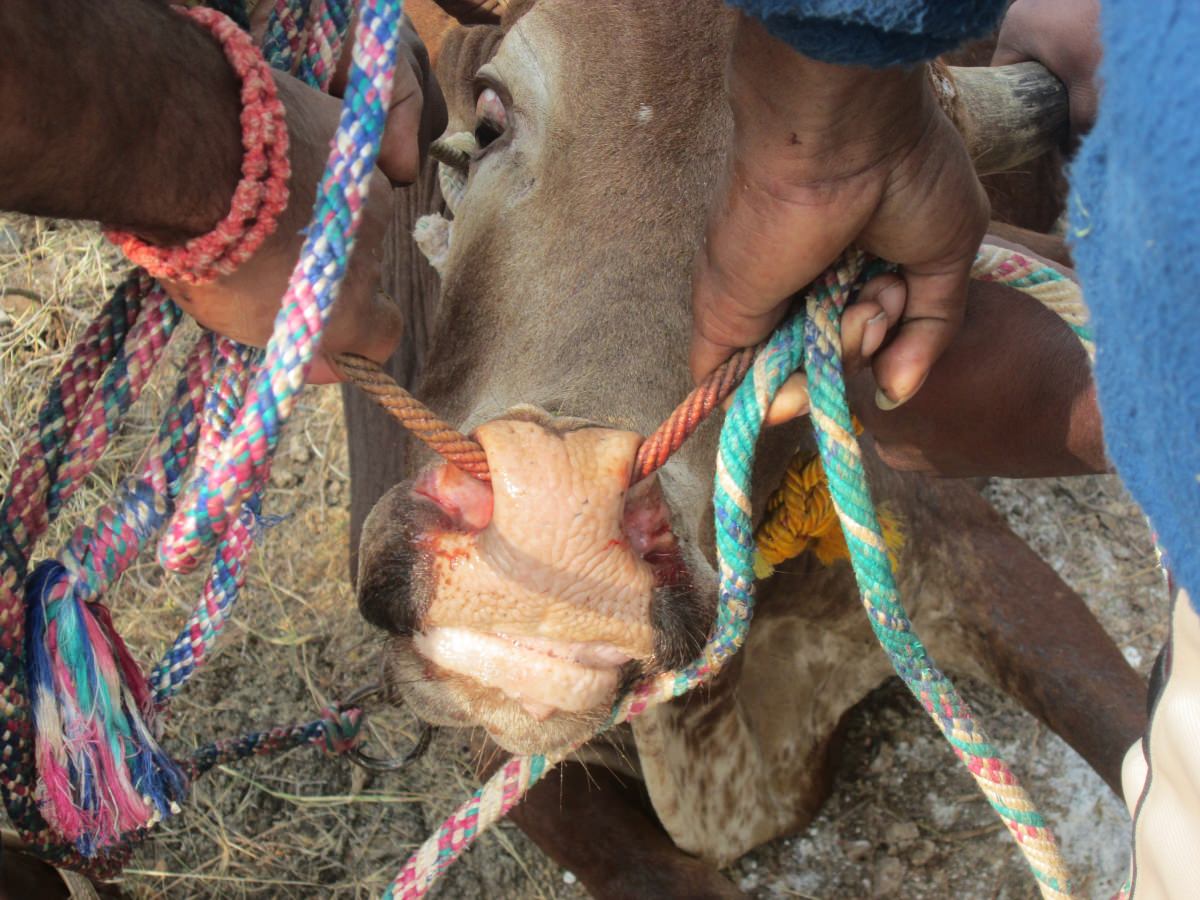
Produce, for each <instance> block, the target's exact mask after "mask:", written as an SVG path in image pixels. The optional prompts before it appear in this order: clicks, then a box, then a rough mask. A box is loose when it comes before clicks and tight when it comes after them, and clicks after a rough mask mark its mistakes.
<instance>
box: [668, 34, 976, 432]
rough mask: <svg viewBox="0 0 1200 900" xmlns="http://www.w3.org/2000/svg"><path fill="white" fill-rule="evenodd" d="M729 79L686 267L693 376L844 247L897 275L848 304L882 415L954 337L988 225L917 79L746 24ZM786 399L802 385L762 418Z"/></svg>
mask: <svg viewBox="0 0 1200 900" xmlns="http://www.w3.org/2000/svg"><path fill="white" fill-rule="evenodd" d="M729 82H730V94H731V104H732V106H733V112H734V121H735V128H736V133H735V138H734V149H733V153H732V159H731V167H730V170H729V173H728V180H727V184H726V186H725V188H724V190H723V194H722V196H721V197H720V198H719V199H718V202H717V203H716V205H715V207H714V209H713V210H712V212H711V213H710V218H709V223H708V230H707V240H706V242H705V245H704V247H703V248H702V249H701V251H700V253H699V254H698V256H697V260H696V267H695V274H694V283H693V310H694V318H693V323H694V324H693V339H692V356H691V365H692V372H693V375H694V376H695V377H696V378H697V379H699V378H701V377H703V376H704V375H705V374H707V373H708V372H709V371H711V370H712V369H713V368H715V367H716V366H717V365H718V364H719V363H720V362H722V361H723V360H724V359H725V358H726V357H727V356H728V355H729V354H730V353H731V352H732V351H733V350H734V349H736V348H738V347H743V346H749V345H751V344H754V343H756V342H758V341H759V340H761V339H762V338H764V337H766V335H768V334H769V333H770V331H771V329H772V328H773V327H774V326H775V325H776V323H778V322H779V321H780V319H782V318H783V316H784V314H785V313H786V311H787V308H788V305H789V303H790V301H791V298H792V295H793V294H795V293H796V292H797V291H799V290H801V289H802V288H804V287H805V286H806V285H807V284H808V283H809V282H811V281H812V280H813V279H814V278H816V276H818V275H819V274H820V273H821V272H822V271H823V270H824V269H825V268H827V267H828V266H829V265H830V264H831V263H832V262H834V261H835V260H836V258H837V257H838V256H839V254H840V253H841V252H842V250H843V249H844V248H845V247H847V246H848V245H850V244H852V243H854V244H857V245H858V246H859V247H861V248H862V249H864V250H867V251H869V252H871V253H874V254H875V255H877V256H880V257H882V258H884V259H887V260H890V261H892V262H895V263H898V264H899V265H900V266H901V270H900V271H901V276H902V277H900V278H892V279H890V280H887V281H884V282H877V283H876V284H874V285H871V286H869V288H868V290H866V291H864V292H863V297H862V298H860V301H859V302H858V303H856V304H855V305H854V306H853V307H851V308H850V309H849V310H847V313H846V316H845V318H844V319H843V334H844V339H843V343H844V350H845V352H846V354H847V355H848V356H850V357H852V358H855V359H859V358H861V359H869V360H870V361H871V364H872V367H873V369H874V372H875V377H876V380H877V382H878V384H879V387H880V389H881V394H880V403H881V405H883V406H885V407H894V406H896V405H899V404H901V403H904V402H906V401H907V400H908V399H909V398H910V397H912V396H913V394H915V393H916V392H917V390H918V389H919V388H920V387H921V385H922V383H923V382H924V380H925V377H926V376H927V374H928V372H929V370H930V367H931V366H932V365H933V363H934V362H935V361H936V360H937V358H938V357H939V356H940V355H941V353H942V351H943V350H944V349H945V348H946V347H947V346H948V345H949V343H950V341H951V340H952V339H953V337H954V334H955V333H956V331H957V330H958V327H959V325H960V323H961V321H962V316H963V307H964V303H965V300H966V290H967V278H968V275H969V273H970V268H971V263H972V261H973V259H974V256H975V253H976V251H977V250H978V247H979V242H980V240H981V238H982V237H983V234H984V231H985V230H986V227H987V221H988V202H987V198H986V196H985V194H984V192H983V189H982V187H981V186H980V184H979V181H978V179H977V178H976V176H975V172H974V169H973V168H972V166H971V161H970V159H969V158H968V156H967V152H966V149H965V147H964V146H963V143H962V140H961V138H960V137H959V135H958V133H957V132H956V131H955V130H954V127H953V126H952V125H951V123H950V122H949V120H948V119H947V118H946V117H945V115H943V113H942V112H941V110H940V108H939V107H938V104H937V101H936V98H935V97H934V96H933V92H932V88H931V87H930V85H929V83H928V81H927V78H926V74H925V72H924V70H923V69H922V68H920V67H918V68H916V69H914V70H911V71H901V70H888V71H882V72H878V71H872V70H867V69H857V68H847V67H838V66H830V65H826V64H823V63H818V62H815V61H813V60H810V59H807V58H805V57H803V56H801V55H799V54H797V53H795V52H793V51H792V50H791V49H790V48H789V47H787V46H786V45H785V44H783V43H781V42H779V41H776V40H775V39H774V38H772V37H770V36H769V35H768V34H767V32H766V31H765V30H764V29H763V28H762V26H761V25H759V24H758V23H757V22H755V21H753V20H750V19H746V18H743V19H742V21H741V24H740V26H739V30H738V36H737V39H736V41H735V47H734V52H733V56H732V60H731V63H730V77H729ZM856 341H857V343H856ZM881 348H882V349H881ZM789 404H790V406H791V408H792V410H791V411H793V412H803V411H804V409H805V408H806V404H805V403H804V402H803V392H802V389H801V388H800V387H799V383H798V382H793V384H792V385H790V386H789V387H788V388H787V389H785V391H784V393H783V397H781V398H780V400H779V401H778V402H777V405H776V407H775V408H773V410H772V416H771V419H772V420H773V421H779V420H781V419H782V418H785V416H784V415H782V414H780V409H781V408H782V407H783V406H787V405H789Z"/></svg>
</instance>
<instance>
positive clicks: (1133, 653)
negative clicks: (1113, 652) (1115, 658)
mask: <svg viewBox="0 0 1200 900" xmlns="http://www.w3.org/2000/svg"><path fill="white" fill-rule="evenodd" d="M1121 655H1122V656H1124V657H1125V662H1127V663H1129V664H1130V665H1131V666H1133V667H1134V668H1135V669H1136V668H1138V666H1140V665H1141V664H1142V651H1141V650H1139V649H1138V648H1137V647H1126V648H1125V649H1124V650H1122V651H1121Z"/></svg>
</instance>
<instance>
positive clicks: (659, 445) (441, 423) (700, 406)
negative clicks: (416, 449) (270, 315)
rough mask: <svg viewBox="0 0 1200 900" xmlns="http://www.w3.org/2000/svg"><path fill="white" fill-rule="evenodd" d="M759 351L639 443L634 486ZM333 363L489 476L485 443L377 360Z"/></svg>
mask: <svg viewBox="0 0 1200 900" xmlns="http://www.w3.org/2000/svg"><path fill="white" fill-rule="evenodd" d="M760 346H761V345H760ZM758 350H759V348H758V347H748V348H746V349H744V350H739V351H738V352H737V353H735V354H734V355H733V356H731V357H730V358H729V359H728V360H726V361H725V362H724V363H723V364H722V365H721V366H719V367H718V368H716V369H714V370H713V372H712V373H711V374H710V375H709V376H708V377H707V378H705V379H704V381H702V382H701V383H700V384H699V385H698V386H696V387H695V388H693V389H692V391H691V393H689V394H688V395H687V397H686V398H685V399H684V401H683V402H682V403H680V404H679V405H678V406H677V407H675V409H674V411H673V412H672V413H671V414H670V415H669V416H667V418H666V421H664V422H663V423H662V424H661V425H659V426H658V428H656V429H655V431H654V433H653V434H651V435H650V436H649V437H648V438H646V440H644V441H642V445H641V446H640V447H639V448H638V452H637V456H636V457H635V458H634V462H633V474H632V476H631V478H630V483H631V484H636V483H637V482H639V481H641V480H642V479H643V478H645V477H646V476H648V475H650V474H652V473H654V472H656V471H658V470H659V469H661V468H662V467H663V466H664V465H665V464H666V462H667V460H668V459H670V458H671V456H672V455H673V454H675V453H676V451H678V450H679V448H680V447H682V446H683V443H684V441H686V440H687V439H688V438H689V437H690V436H691V435H692V433H693V432H695V430H696V429H697V428H699V427H700V424H701V423H702V422H703V421H704V420H705V419H706V418H708V416H709V415H710V414H711V413H712V411H713V410H714V409H716V408H717V407H718V406H720V405H721V403H722V402H723V401H724V400H725V399H726V398H727V397H728V396H729V395H730V394H732V393H733V391H734V389H735V388H736V387H737V386H738V385H739V384H741V382H742V379H743V378H744V377H745V376H746V373H747V372H748V371H749V370H750V366H751V365H752V364H753V363H754V356H755V354H756V353H758ZM333 362H334V365H335V366H336V367H337V368H338V370H339V371H340V372H341V373H342V374H343V375H344V376H346V378H347V379H349V380H350V381H352V382H353V383H354V384H355V385H357V386H358V387H359V388H360V389H361V390H362V391H363V392H365V393H366V394H367V396H369V397H370V398H371V399H372V400H374V401H375V402H376V403H377V404H378V405H379V406H380V407H381V408H382V409H383V410H384V411H385V412H386V413H387V414H388V415H390V416H391V417H392V418H394V419H395V420H396V421H397V422H399V423H400V424H401V425H403V426H404V427H405V428H407V429H408V430H409V431H410V432H412V434H413V436H414V437H416V438H417V439H418V440H420V441H423V442H424V443H425V445H426V446H427V447H429V449H431V450H433V451H434V452H435V453H438V454H440V455H441V457H442V458H443V459H445V460H446V461H447V462H448V463H450V464H451V465H454V466H457V467H458V468H460V469H462V470H463V471H464V472H466V473H467V474H468V475H471V476H473V477H475V478H478V479H479V480H480V481H483V482H490V481H491V480H492V476H491V471H490V469H489V468H488V461H487V454H485V453H484V451H483V447H481V446H480V445H479V443H478V442H476V441H473V440H471V439H470V438H469V437H467V436H466V435H465V434H463V433H462V432H460V431H458V430H457V429H455V428H453V427H452V426H451V425H450V424H449V423H448V422H446V421H445V420H443V419H441V418H440V417H439V416H437V415H436V414H435V413H434V412H433V411H432V410H431V409H430V408H429V407H428V406H426V405H425V404H424V403H422V402H421V401H420V400H418V399H417V398H416V397H414V396H413V395H412V394H410V393H409V392H408V391H406V390H405V389H404V388H402V387H400V385H398V384H397V383H396V381H395V379H393V378H392V376H390V375H389V374H388V373H387V372H386V371H384V369H383V367H382V366H380V365H379V363H377V362H374V361H373V360H370V359H367V358H366V357H364V356H358V355H356V354H353V353H339V354H337V355H336V356H335V357H334V358H333Z"/></svg>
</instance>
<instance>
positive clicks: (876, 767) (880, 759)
mask: <svg viewBox="0 0 1200 900" xmlns="http://www.w3.org/2000/svg"><path fill="white" fill-rule="evenodd" d="M895 758H896V751H895V750H893V749H892V745H891V744H881V745H880V747H879V752H878V753H876V754H875V758H874V759H873V760H871V764H870V765H869V766H867V771H868V772H870V773H871V774H872V775H882V774H884V773H885V772H890V771H891V770H892V762H893V761H894V760H895Z"/></svg>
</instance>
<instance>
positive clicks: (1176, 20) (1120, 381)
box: [730, 0, 1200, 612]
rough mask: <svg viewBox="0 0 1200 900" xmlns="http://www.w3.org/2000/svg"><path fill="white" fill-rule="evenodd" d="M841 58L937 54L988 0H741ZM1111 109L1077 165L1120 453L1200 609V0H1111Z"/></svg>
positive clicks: (1103, 379)
mask: <svg viewBox="0 0 1200 900" xmlns="http://www.w3.org/2000/svg"><path fill="white" fill-rule="evenodd" d="M730 2H731V3H733V4H734V5H736V6H739V7H741V8H742V9H744V10H746V11H747V12H749V13H752V14H753V15H756V16H757V17H759V18H760V19H762V21H763V22H764V24H765V25H766V26H767V27H768V28H769V29H770V30H771V31H772V33H774V34H775V35H776V36H778V37H780V38H782V39H784V40H786V41H788V42H789V43H790V44H791V45H792V46H793V47H795V48H796V49H797V50H800V51H801V52H803V53H805V54H807V55H810V56H813V57H816V58H820V59H824V60H826V61H829V62H838V63H845V64H856V63H857V64H866V65H876V66H878V65H881V64H888V63H907V62H911V61H914V60H915V59H918V58H921V57H927V56H932V55H934V54H936V53H938V52H940V51H942V50H944V49H948V48H949V47H951V46H953V45H954V44H956V43H958V42H959V41H960V40H962V39H964V38H966V37H969V36H971V35H975V34H978V33H979V32H980V31H983V30H986V29H987V27H988V26H989V25H990V24H992V22H993V21H994V19H995V17H996V15H998V14H999V12H1000V11H1001V9H1002V8H1003V7H1004V5H1005V4H1004V3H1003V2H985V0H976V2H971V0H730ZM1102 8H1103V13H1102V17H1101V28H1102V32H1103V39H1104V48H1105V50H1104V54H1105V55H1104V63H1103V67H1102V69H1101V74H1102V77H1103V80H1104V84H1105V90H1104V96H1103V98H1102V102H1101V104H1100V117H1099V120H1098V121H1097V123H1096V127H1095V129H1094V130H1093V131H1092V133H1091V135H1089V137H1088V138H1087V140H1086V141H1085V142H1084V145H1083V147H1082V149H1081V151H1080V154H1079V157H1078V159H1077V160H1076V162H1075V164H1074V165H1073V166H1072V169H1071V184H1072V196H1071V205H1070V210H1069V212H1070V217H1071V228H1072V232H1073V243H1074V248H1075V257H1076V262H1077V265H1078V272H1079V276H1080V278H1081V280H1082V282H1083V286H1084V293H1085V296H1086V297H1087V301H1088V305H1089V307H1090V308H1091V311H1092V316H1093V322H1094V326H1095V333H1096V339H1097V347H1098V352H1097V359H1096V378H1097V383H1098V385H1099V391H1100V404H1101V408H1102V410H1103V414H1104V426H1105V437H1106V440H1107V444H1108V449H1109V454H1110V457H1111V459H1112V460H1113V462H1114V463H1115V464H1116V466H1117V469H1118V471H1119V472H1120V474H1121V476H1122V478H1123V479H1124V481H1125V483H1126V485H1128V487H1129V489H1130V491H1131V492H1132V493H1133V496H1134V497H1135V498H1136V499H1137V501H1138V502H1139V503H1140V504H1141V506H1142V508H1143V509H1144V510H1145V511H1146V513H1147V514H1148V515H1149V516H1150V519H1151V522H1152V524H1153V526H1154V528H1155V531H1156V533H1157V536H1158V539H1159V542H1160V544H1161V545H1162V547H1163V548H1165V550H1166V552H1167V562H1168V565H1169V567H1170V568H1171V570H1172V572H1173V574H1174V576H1175V579H1176V581H1177V582H1178V583H1179V585H1180V586H1182V587H1184V588H1186V589H1187V590H1188V591H1189V593H1190V595H1191V598H1192V603H1193V605H1194V606H1196V608H1197V611H1198V612H1200V352H1198V351H1197V349H1196V348H1195V347H1194V346H1193V341H1194V340H1195V339H1196V338H1197V336H1200V300H1198V299H1197V297H1196V293H1197V291H1200V65H1197V63H1196V59H1195V54H1196V48H1197V47H1200V4H1197V3H1196V2H1195V0H1154V2H1149V3H1148V2H1145V0H1104V2H1103V4H1102Z"/></svg>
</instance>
